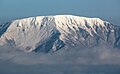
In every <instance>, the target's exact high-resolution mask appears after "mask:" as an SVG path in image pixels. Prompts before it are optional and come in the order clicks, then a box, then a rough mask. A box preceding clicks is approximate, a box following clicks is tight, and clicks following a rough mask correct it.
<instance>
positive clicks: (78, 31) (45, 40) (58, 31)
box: [0, 15, 120, 53]
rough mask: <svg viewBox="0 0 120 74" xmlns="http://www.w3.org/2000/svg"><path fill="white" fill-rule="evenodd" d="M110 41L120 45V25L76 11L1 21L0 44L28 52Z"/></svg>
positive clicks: (112, 43) (117, 46) (108, 43)
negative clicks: (75, 14) (77, 14)
mask: <svg viewBox="0 0 120 74" xmlns="http://www.w3.org/2000/svg"><path fill="white" fill-rule="evenodd" d="M101 44H104V45H105V44H107V45H109V46H112V47H113V48H118V49H119V48H120V27H119V26H115V25H112V24H111V23H109V22H106V21H103V20H101V19H99V18H87V17H79V16H73V15H56V16H37V17H30V18H25V19H19V20H14V21H11V22H8V23H5V24H1V25H0V45H1V46H3V45H8V46H13V47H17V48H20V49H22V50H24V51H26V52H32V51H35V52H38V51H39V52H46V53H48V52H50V51H57V50H60V49H62V48H64V49H69V48H70V47H79V49H82V48H90V47H95V46H99V45H101Z"/></svg>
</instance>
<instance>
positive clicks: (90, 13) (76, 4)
mask: <svg viewBox="0 0 120 74" xmlns="http://www.w3.org/2000/svg"><path fill="white" fill-rule="evenodd" d="M57 14H69V15H79V16H87V17H99V18H101V19H103V20H106V21H109V22H111V23H113V24H115V25H119V24H120V21H119V19H120V0H0V22H1V23H2V22H5V21H8V20H13V19H19V18H24V17H30V16H39V15H57Z"/></svg>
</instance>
